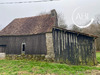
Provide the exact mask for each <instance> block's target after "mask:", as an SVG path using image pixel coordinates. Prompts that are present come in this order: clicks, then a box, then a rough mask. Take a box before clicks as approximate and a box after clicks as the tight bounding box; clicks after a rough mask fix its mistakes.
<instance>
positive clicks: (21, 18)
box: [14, 14, 51, 20]
mask: <svg viewBox="0 0 100 75" xmlns="http://www.w3.org/2000/svg"><path fill="white" fill-rule="evenodd" d="M45 15H51V14H42V15H36V16H30V17H22V18H15V19H14V20H16V19H24V18H36V17H40V16H45Z"/></svg>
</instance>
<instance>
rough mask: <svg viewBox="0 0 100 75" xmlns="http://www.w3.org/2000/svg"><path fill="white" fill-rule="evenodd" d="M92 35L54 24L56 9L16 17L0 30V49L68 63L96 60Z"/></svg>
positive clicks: (2, 51)
mask: <svg viewBox="0 0 100 75" xmlns="http://www.w3.org/2000/svg"><path fill="white" fill-rule="evenodd" d="M95 39H96V36H93V35H89V34H85V33H80V32H75V31H71V30H67V29H63V28H60V27H58V20H57V13H56V11H55V10H52V11H51V13H50V14H45V15H39V16H34V17H26V18H17V19H15V20H13V21H12V22H11V23H10V24H9V25H8V26H6V27H5V28H4V29H3V30H2V31H1V32H0V52H1V53H5V54H6V55H12V56H14V55H21V54H25V55H45V58H47V59H49V58H51V59H54V60H55V61H57V62H65V63H68V64H87V65H88V64H92V65H95V64H96V52H95V51H96V50H95Z"/></svg>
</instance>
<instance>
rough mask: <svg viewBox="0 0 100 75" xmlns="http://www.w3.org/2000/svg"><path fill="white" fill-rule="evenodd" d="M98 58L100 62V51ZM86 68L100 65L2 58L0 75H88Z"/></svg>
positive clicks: (93, 68) (90, 68) (91, 68)
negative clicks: (77, 64)
mask: <svg viewBox="0 0 100 75" xmlns="http://www.w3.org/2000/svg"><path fill="white" fill-rule="evenodd" d="M97 60H98V61H99V62H100V52H98V53H97ZM86 70H90V71H91V70H100V67H96V66H81V65H79V66H75V65H67V64H59V63H48V62H40V61H26V60H0V75H34V74H42V75H45V74H47V73H49V74H53V75H71V74H72V75H86V74H85V72H86Z"/></svg>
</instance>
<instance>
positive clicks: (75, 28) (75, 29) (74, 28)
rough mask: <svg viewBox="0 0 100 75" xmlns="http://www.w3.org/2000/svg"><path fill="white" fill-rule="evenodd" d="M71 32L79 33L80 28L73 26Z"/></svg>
mask: <svg viewBox="0 0 100 75" xmlns="http://www.w3.org/2000/svg"><path fill="white" fill-rule="evenodd" d="M72 30H74V31H78V32H80V31H81V28H79V27H77V26H76V25H74V24H73V25H72Z"/></svg>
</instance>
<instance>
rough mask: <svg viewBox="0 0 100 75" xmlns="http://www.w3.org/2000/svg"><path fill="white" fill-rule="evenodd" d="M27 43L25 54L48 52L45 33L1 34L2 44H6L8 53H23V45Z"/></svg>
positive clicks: (0, 41)
mask: <svg viewBox="0 0 100 75" xmlns="http://www.w3.org/2000/svg"><path fill="white" fill-rule="evenodd" d="M22 43H26V45H25V54H46V53H47V48H46V37H45V34H37V35H25V36H0V45H6V50H5V52H6V54H21V45H22Z"/></svg>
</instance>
